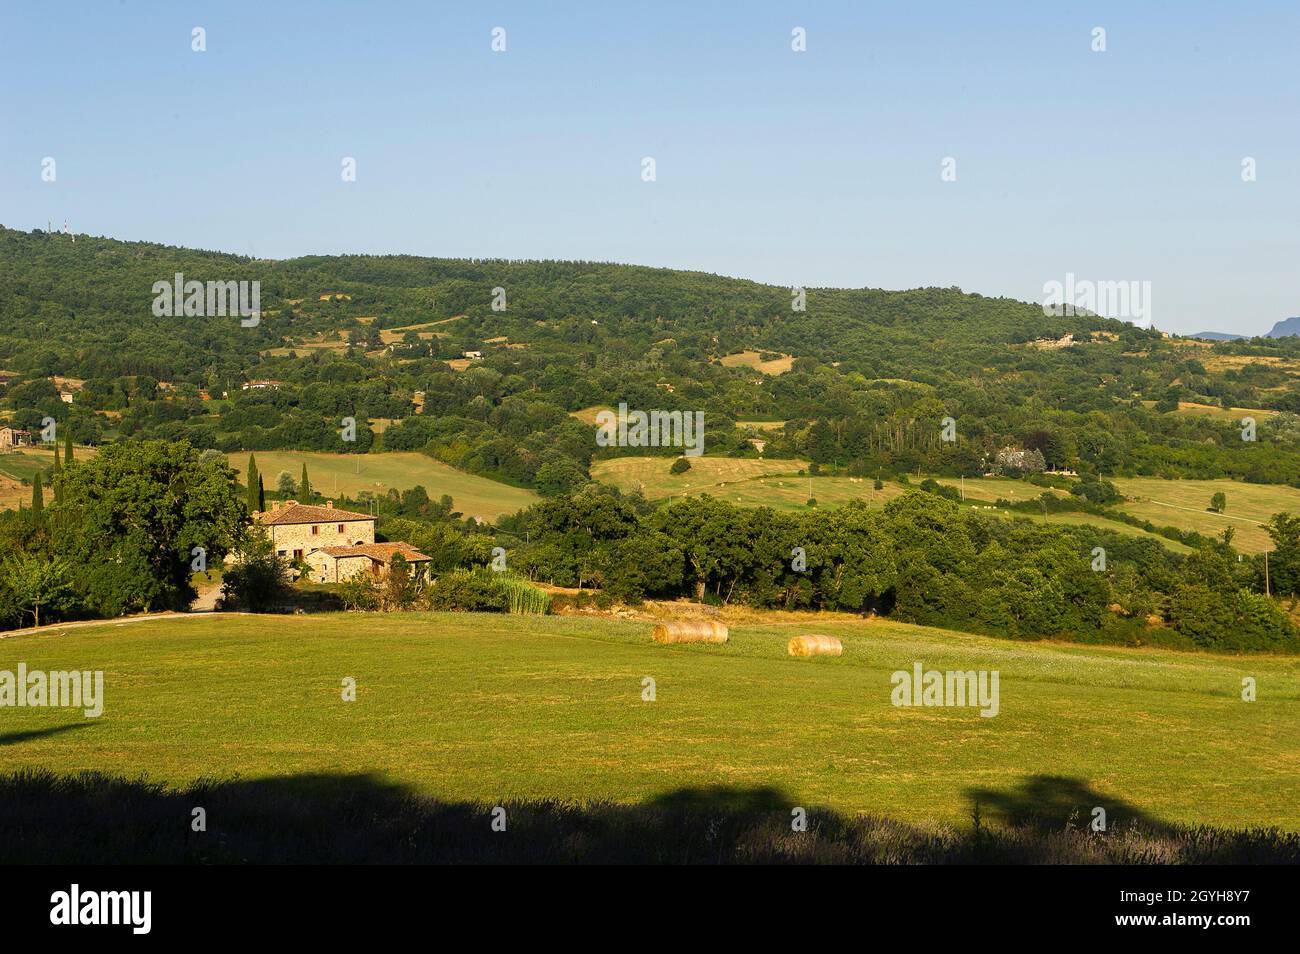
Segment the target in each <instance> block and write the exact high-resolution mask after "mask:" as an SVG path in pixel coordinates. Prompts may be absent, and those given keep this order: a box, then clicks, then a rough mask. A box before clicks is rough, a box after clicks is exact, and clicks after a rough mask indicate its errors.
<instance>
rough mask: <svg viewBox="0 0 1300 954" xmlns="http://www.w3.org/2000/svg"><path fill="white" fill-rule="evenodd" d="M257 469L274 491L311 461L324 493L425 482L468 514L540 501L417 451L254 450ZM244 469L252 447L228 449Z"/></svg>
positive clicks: (491, 513)
mask: <svg viewBox="0 0 1300 954" xmlns="http://www.w3.org/2000/svg"><path fill="white" fill-rule="evenodd" d="M254 456H255V457H256V459H257V469H258V472H259V473H261V475H262V482H263V485H264V486H265V487H266V490H267V491H268V492H271V491H274V490H275V486H276V480H277V479H278V477H279V475H280V473H281V472H282V471H283V472H285V473H288V474H290V475H291V476H292V477H293V479H294V481H295V482H296V481H297V480H298V478H299V476H300V475H301V474H302V466H303V464H306V465H307V479H308V480H309V481H310V482H311V485H312V489H313V490H315V491H316V493H318V494H322V495H324V496H326V497H333V496H336V495H339V494H347V495H348V496H350V497H355V496H356V495H357V494H358V493H360V492H361V491H363V490H368V491H370V492H371V493H373V494H375V495H377V496H380V497H382V496H384V495H385V494H387V493H388V491H389V490H409V489H411V488H412V487H415V486H417V485H420V486H423V487H424V489H425V490H427V491H428V492H429V496H430V497H432V498H433V499H434V500H437V499H438V498H439V497H441V496H442V495H443V494H450V495H451V499H452V501H453V502H454V503H455V506H456V509H457V510H458V511H460V512H461V513H463V514H464V515H465V516H467V517H481V518H483V519H484V520H487V521H494V520H496V519H497V518H498V517H500V516H501V515H502V514H511V513H515V512H516V511H519V510H522V509H524V508H525V507H527V506H529V505H530V504H532V503H534V502H536V500H537V499H538V497H537V494H535V493H533V492H532V491H531V490H525V489H523V488H520V487H512V486H510V485H509V484H503V483H501V482H500V481H497V480H490V479H489V478H487V477H479V476H477V475H475V474H467V473H465V472H464V471H463V470H457V469H456V468H454V467H451V466H449V465H447V464H444V463H443V462H442V461H438V460H434V459H433V458H432V457H429V456H427V455H425V454H419V453H416V452H414V451H394V452H389V453H383V454H325V453H320V452H315V451H254ZM226 458H227V460H229V462H230V466H231V467H233V468H234V469H235V470H236V471H238V472H239V473H240V475H241V479H242V474H243V472H244V469H245V468H247V467H248V451H240V452H238V453H233V454H228V455H226Z"/></svg>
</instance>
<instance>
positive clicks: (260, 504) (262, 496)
mask: <svg viewBox="0 0 1300 954" xmlns="http://www.w3.org/2000/svg"><path fill="white" fill-rule="evenodd" d="M257 509H258V510H265V509H266V490H265V489H264V488H263V487H262V475H261V474H258V475H257Z"/></svg>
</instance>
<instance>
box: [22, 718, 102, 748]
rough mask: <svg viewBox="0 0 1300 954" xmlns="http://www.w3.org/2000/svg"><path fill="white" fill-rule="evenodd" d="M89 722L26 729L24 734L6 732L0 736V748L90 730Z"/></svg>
mask: <svg viewBox="0 0 1300 954" xmlns="http://www.w3.org/2000/svg"><path fill="white" fill-rule="evenodd" d="M90 725H91V724H90V723H89V722H69V723H68V724H67V725H56V726H51V727H50V728H48V729H28V730H27V731H25V732H6V733H5V734H4V735H0V747H3V746H6V745H17V744H18V743H19V742H31V741H33V740H35V739H44V738H48V737H49V736H51V735H61V734H62V733H64V732H73V731H76V730H77V729H88V728H90Z"/></svg>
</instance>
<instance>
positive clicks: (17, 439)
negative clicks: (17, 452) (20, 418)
mask: <svg viewBox="0 0 1300 954" xmlns="http://www.w3.org/2000/svg"><path fill="white" fill-rule="evenodd" d="M30 443H31V435H30V434H28V433H27V432H26V431H20V430H18V428H16V427H0V450H13V449H14V448H15V447H24V446H26V445H27V444H30Z"/></svg>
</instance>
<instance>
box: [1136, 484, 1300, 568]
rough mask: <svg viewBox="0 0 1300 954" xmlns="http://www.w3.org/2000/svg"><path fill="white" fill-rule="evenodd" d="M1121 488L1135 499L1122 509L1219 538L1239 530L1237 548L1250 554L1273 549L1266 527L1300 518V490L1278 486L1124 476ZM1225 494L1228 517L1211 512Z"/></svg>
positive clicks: (1164, 523) (1154, 521) (1162, 522)
mask: <svg viewBox="0 0 1300 954" xmlns="http://www.w3.org/2000/svg"><path fill="white" fill-rule="evenodd" d="M1115 486H1117V487H1118V488H1119V489H1120V492H1121V493H1123V494H1124V495H1125V496H1126V497H1130V498H1133V499H1132V500H1130V501H1129V502H1127V503H1124V504H1121V507H1122V508H1123V509H1124V510H1126V511H1128V512H1129V513H1131V514H1133V515H1134V516H1136V517H1141V518H1142V519H1144V520H1150V521H1151V522H1152V523H1154V524H1156V525H1157V526H1166V525H1168V526H1175V527H1184V528H1186V529H1188V530H1195V531H1197V532H1198V533H1203V534H1205V535H1207V536H1218V535H1219V534H1220V533H1222V532H1223V529H1224V528H1225V527H1235V528H1236V531H1237V534H1236V537H1235V538H1234V539H1233V546H1235V547H1237V549H1239V550H1241V551H1242V552H1244V553H1262V552H1263V551H1264V550H1269V549H1272V546H1273V544H1272V541H1271V540H1270V539H1269V536H1268V534H1267V533H1266V532H1265V531H1264V529H1263V528H1262V527H1261V526H1260V524H1262V523H1263V522H1265V521H1266V520H1268V518H1269V517H1271V516H1273V514H1275V513H1279V512H1281V511H1284V510H1285V511H1290V512H1291V513H1300V490H1298V489H1296V488H1295V487H1282V486H1277V485H1274V484H1247V483H1242V482H1241V481H1237V480H1162V479H1161V478H1159V477H1118V478H1116V479H1115ZM1218 491H1222V492H1223V494H1224V495H1225V496H1226V497H1227V498H1228V506H1227V510H1226V512H1224V513H1210V512H1209V511H1207V510H1206V509H1205V508H1206V507H1208V506H1209V505H1210V497H1211V496H1213V495H1214V494H1215V493H1216V492H1218Z"/></svg>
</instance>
